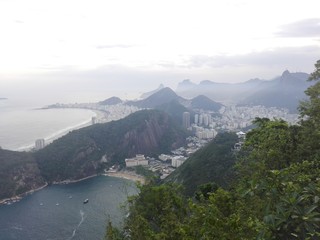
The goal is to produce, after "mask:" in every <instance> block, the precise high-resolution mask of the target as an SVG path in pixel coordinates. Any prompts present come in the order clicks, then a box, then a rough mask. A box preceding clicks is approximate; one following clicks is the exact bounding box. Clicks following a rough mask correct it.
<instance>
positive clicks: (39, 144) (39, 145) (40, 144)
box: [35, 138, 46, 150]
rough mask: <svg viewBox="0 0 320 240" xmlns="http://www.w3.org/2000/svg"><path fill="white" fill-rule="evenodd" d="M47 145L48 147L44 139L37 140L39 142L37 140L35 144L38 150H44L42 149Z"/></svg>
mask: <svg viewBox="0 0 320 240" xmlns="http://www.w3.org/2000/svg"><path fill="white" fill-rule="evenodd" d="M45 145H46V144H45V141H44V139H43V138H41V139H37V140H36V143H35V149H36V150H39V149H42V148H44V146H45Z"/></svg>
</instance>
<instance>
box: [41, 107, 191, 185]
mask: <svg viewBox="0 0 320 240" xmlns="http://www.w3.org/2000/svg"><path fill="white" fill-rule="evenodd" d="M185 138H186V132H185V131H184V130H183V129H182V127H181V126H180V125H178V124H176V123H175V122H174V121H172V119H171V118H170V117H169V115H167V114H166V113H164V112H161V111H157V110H144V111H139V112H136V113H133V114H131V115H130V116H128V117H126V118H124V119H121V120H119V121H113V122H110V123H104V124H96V125H93V126H89V127H86V128H83V129H79V130H76V131H72V132H70V133H69V134H67V135H66V136H64V137H62V138H60V139H58V140H56V141H54V142H53V143H52V144H50V145H49V146H47V147H46V148H44V149H42V150H40V151H38V152H36V153H35V158H36V160H37V162H38V164H39V168H40V170H41V173H42V174H43V176H44V178H45V179H46V180H47V181H49V182H52V181H61V180H67V179H80V178H83V177H87V176H90V175H93V174H96V173H98V172H99V171H101V168H102V167H107V166H112V165H113V164H120V165H124V160H125V158H127V157H133V156H135V154H146V155H148V156H153V155H155V154H160V153H168V152H169V151H170V150H172V149H174V148H177V147H179V146H181V145H183V144H184V143H185Z"/></svg>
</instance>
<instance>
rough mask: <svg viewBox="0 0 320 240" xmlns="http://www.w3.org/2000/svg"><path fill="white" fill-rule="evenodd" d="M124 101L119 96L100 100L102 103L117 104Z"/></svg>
mask: <svg viewBox="0 0 320 240" xmlns="http://www.w3.org/2000/svg"><path fill="white" fill-rule="evenodd" d="M119 103H122V100H121V99H120V98H118V97H111V98H108V99H106V100H104V101H101V102H99V104H100V105H116V104H119Z"/></svg>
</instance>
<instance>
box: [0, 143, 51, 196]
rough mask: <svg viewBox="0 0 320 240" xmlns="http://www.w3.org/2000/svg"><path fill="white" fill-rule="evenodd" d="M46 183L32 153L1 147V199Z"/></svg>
mask: <svg viewBox="0 0 320 240" xmlns="http://www.w3.org/2000/svg"><path fill="white" fill-rule="evenodd" d="M44 183H45V182H44V180H43V179H42V177H41V174H40V171H39V168H38V165H37V163H36V161H35V159H34V157H33V156H32V154H30V153H24V152H22V153H21V152H14V151H8V150H3V149H0V199H4V198H9V197H12V196H16V195H19V194H21V193H24V192H26V191H29V190H32V189H35V188H37V187H40V186H42V185H44Z"/></svg>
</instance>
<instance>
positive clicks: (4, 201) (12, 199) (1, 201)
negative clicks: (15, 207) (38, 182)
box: [0, 183, 49, 205]
mask: <svg viewBox="0 0 320 240" xmlns="http://www.w3.org/2000/svg"><path fill="white" fill-rule="evenodd" d="M48 185H49V184H48V183H45V184H44V185H42V186H40V187H38V188H36V189H31V190H29V191H27V192H25V193H21V194H19V195H17V196H13V197H10V198H4V199H0V205H2V204H7V203H12V202H13V203H14V202H18V201H20V200H21V199H22V198H24V197H26V196H27V195H29V194H32V193H34V192H37V191H40V190H41V189H43V188H45V187H47V186H48Z"/></svg>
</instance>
